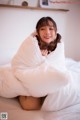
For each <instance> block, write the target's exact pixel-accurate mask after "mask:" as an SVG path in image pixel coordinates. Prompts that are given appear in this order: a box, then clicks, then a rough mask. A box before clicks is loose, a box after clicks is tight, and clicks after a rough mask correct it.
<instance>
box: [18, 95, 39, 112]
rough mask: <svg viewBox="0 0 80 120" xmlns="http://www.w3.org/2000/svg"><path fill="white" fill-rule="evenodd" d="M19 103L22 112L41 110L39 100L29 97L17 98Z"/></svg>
mask: <svg viewBox="0 0 80 120" xmlns="http://www.w3.org/2000/svg"><path fill="white" fill-rule="evenodd" d="M19 102H20V105H21V107H22V108H23V109H24V110H39V109H40V108H41V99H40V98H35V97H31V96H28V97H27V96H19Z"/></svg>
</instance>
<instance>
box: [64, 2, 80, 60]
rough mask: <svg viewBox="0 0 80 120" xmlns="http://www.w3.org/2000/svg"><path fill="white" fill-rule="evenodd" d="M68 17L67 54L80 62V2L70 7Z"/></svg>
mask: <svg viewBox="0 0 80 120" xmlns="http://www.w3.org/2000/svg"><path fill="white" fill-rule="evenodd" d="M68 8H69V9H70V12H68V14H67V17H66V35H65V53H66V56H67V57H71V58H73V59H75V60H80V1H79V4H72V5H69V6H68Z"/></svg>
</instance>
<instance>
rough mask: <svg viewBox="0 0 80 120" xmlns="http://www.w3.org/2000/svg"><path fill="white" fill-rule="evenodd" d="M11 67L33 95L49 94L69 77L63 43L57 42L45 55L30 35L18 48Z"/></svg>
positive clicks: (62, 84)
mask: <svg viewBox="0 0 80 120" xmlns="http://www.w3.org/2000/svg"><path fill="white" fill-rule="evenodd" d="M12 68H13V73H14V75H15V76H16V78H17V79H18V80H20V81H21V82H22V84H23V86H24V87H25V89H28V91H29V94H30V96H34V97H41V96H45V95H47V94H51V93H53V92H54V91H56V90H58V89H59V88H61V87H63V86H65V85H67V84H68V82H69V79H70V75H69V73H68V71H67V70H66V67H65V57H64V44H63V43H58V45H57V48H56V50H55V51H53V52H51V53H50V54H49V55H47V57H45V56H42V54H41V51H40V49H39V46H38V42H37V40H36V38H35V37H32V36H30V37H28V38H27V39H26V40H25V41H24V42H23V44H22V45H21V47H20V48H19V51H18V52H17V54H16V55H15V56H14V58H13V60H12ZM66 71H67V72H66ZM26 95H27V94H26Z"/></svg>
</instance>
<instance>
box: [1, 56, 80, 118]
mask: <svg viewBox="0 0 80 120" xmlns="http://www.w3.org/2000/svg"><path fill="white" fill-rule="evenodd" d="M6 63H7V62H6ZM65 63H66V67H67V69H68V70H69V71H70V73H71V74H72V77H73V78H74V80H75V81H76V82H74V81H72V82H74V83H73V84H72V86H70V85H68V86H67V87H66V88H65V87H63V88H61V89H60V90H59V91H57V92H55V93H50V94H49V95H48V97H47V98H46V99H45V102H44V103H43V106H42V108H41V110H34V111H26V110H23V109H22V108H21V106H20V104H19V101H18V98H17V95H14V94H13V96H14V97H13V96H11V94H10V97H11V98H9V97H5V94H4V96H3V95H2V94H3V93H7V90H6V91H5V92H4V89H1V88H0V119H1V120H3V119H4V118H5V119H8V120H18V119H19V120H80V80H79V79H80V62H77V61H75V60H73V59H71V58H66V59H65ZM7 65H8V64H7ZM7 65H6V64H3V65H2V64H1V66H0V67H3V66H6V67H7ZM0 84H1V77H0ZM74 88H75V89H74ZM66 89H67V90H66ZM51 90H52V89H51ZM23 92H24V91H23ZM51 92H52V91H51ZM36 94H37V93H36Z"/></svg>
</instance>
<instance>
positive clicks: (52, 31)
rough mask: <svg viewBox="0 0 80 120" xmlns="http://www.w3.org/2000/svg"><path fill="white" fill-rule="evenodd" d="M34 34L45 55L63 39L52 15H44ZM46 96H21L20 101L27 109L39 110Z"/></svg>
mask: <svg viewBox="0 0 80 120" xmlns="http://www.w3.org/2000/svg"><path fill="white" fill-rule="evenodd" d="M32 36H33V37H36V38H37V40H38V45H39V48H40V50H41V53H42V55H43V56H47V55H48V54H50V53H51V52H52V51H54V50H55V49H56V47H57V43H59V42H60V39H61V35H60V34H58V33H57V25H56V23H55V21H54V20H53V19H52V18H51V17H42V18H41V19H40V20H39V21H38V22H37V24H36V33H33V34H32ZM45 97H46V96H44V97H41V98H35V97H32V96H30V97H29V96H28V97H27V96H19V102H20V104H21V106H22V108H23V109H25V110H37V109H40V108H41V105H42V103H43V102H44V99H45Z"/></svg>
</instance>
